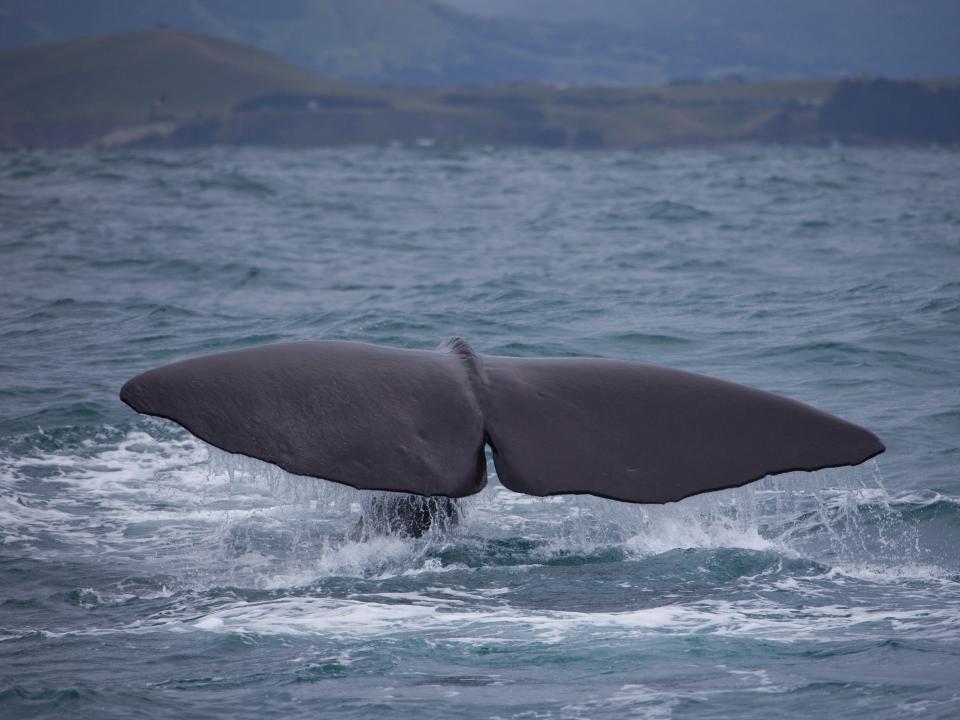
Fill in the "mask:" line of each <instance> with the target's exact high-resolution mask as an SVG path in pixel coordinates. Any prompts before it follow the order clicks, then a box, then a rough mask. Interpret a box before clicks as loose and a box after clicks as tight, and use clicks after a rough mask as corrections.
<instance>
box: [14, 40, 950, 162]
mask: <svg viewBox="0 0 960 720" xmlns="http://www.w3.org/2000/svg"><path fill="white" fill-rule="evenodd" d="M836 86H837V83H836V82H833V81H822V80H804V81H789V82H786V81H780V82H762V83H759V82H753V83H750V82H743V81H740V80H733V79H728V80H726V81H724V82H711V83H703V82H683V83H673V84H669V85H659V86H638V87H580V86H572V87H553V86H547V85H538V84H528V85H519V84H509V85H500V86H484V87H477V86H471V85H459V86H451V87H446V88H406V89H402V88H381V89H377V88H371V87H367V86H356V85H348V84H345V83H341V82H336V81H331V80H325V79H323V78H321V77H320V76H317V75H314V74H313V73H311V72H310V71H308V70H304V69H302V68H298V67H296V66H294V65H291V64H289V63H287V62H286V61H284V60H280V59H278V58H276V57H275V56H273V55H270V54H269V53H265V52H263V51H262V50H258V49H256V48H252V47H249V46H245V45H241V44H239V43H236V42H233V41H226V40H219V39H216V38H211V37H204V36H200V35H194V34H191V33H187V32H183V31H179V30H165V29H156V30H143V31H138V32H132V33H121V34H118V35H111V36H107V37H101V38H90V39H83V40H68V41H65V42H61V43H51V44H44V45H38V46H34V47H30V48H20V49H15V50H5V51H0V148H22V147H31V146H33V147H37V146H39V147H53V146H81V145H96V146H110V147H115V146H125V145H149V146H154V147H183V146H189V145H212V144H217V145H244V144H261V145H286V146H313V145H346V144H387V143H392V142H401V143H420V144H422V143H427V144H431V143H436V144H439V145H475V144H482V145H534V146H540V147H558V148H559V147H575V148H600V147H616V148H640V147H649V146H657V145H680V144H702V143H716V142H737V141H754V142H757V141H759V142H811V141H812V142H819V141H822V140H826V139H830V138H832V137H837V136H841V137H852V138H854V139H860V138H864V139H867V140H869V139H870V138H877V139H881V140H883V139H886V138H892V139H903V140H907V141H912V140H917V141H921V142H922V141H928V140H930V139H931V137H932V136H928V135H924V134H922V133H921V134H916V133H915V132H914V130H912V129H911V128H916V127H921V126H922V123H923V122H925V120H924V118H925V117H926V115H927V114H929V113H928V112H927V110H929V111H930V113H940V110H941V104H942V101H943V99H947V100H949V101H950V103H953V102H954V98H955V93H954V91H952V90H951V91H949V92H947V90H946V89H945V88H947V87H952V86H951V85H950V84H944V83H942V82H941V83H939V84H929V85H920V84H918V83H899V84H895V89H896V92H893V93H890V92H887V89H888V85H883V84H879V85H877V84H876V83H875V84H873V85H870V86H869V92H866V93H861V92H859V91H856V88H857V87H859V86H858V85H856V84H854V85H853V86H851V84H850V83H844V84H842V85H841V88H843V89H844V90H843V91H842V92H835V88H836ZM851 87H853V89H854V92H851V91H850V88H851ZM878 88H879V90H880V91H881V92H880V94H879V95H878V94H877V92H875V90H877V89H878ZM899 99H902V100H903V102H900V100H899ZM928 100H929V102H928ZM920 101H923V102H922V104H921V105H919V106H917V104H916V103H917V102H920ZM950 107H951V108H952V107H953V105H950ZM834 111H836V112H834ZM946 111H947V115H944V116H943V118H941V120H944V121H945V122H946V123H947V124H949V122H952V120H951V118H953V117H954V115H952V114H950V113H953V110H951V109H949V108H947V110H946ZM825 112H826V113H827V114H824V113H825ZM831 112H834V114H833V115H830V113H831ZM874 116H876V117H874ZM894 117H896V118H900V120H906V121H908V122H906V124H903V123H901V125H902V128H904V129H899V130H896V131H895V132H894V133H893V134H888V135H883V134H879V135H878V134H877V133H876V132H874V130H873V129H871V128H873V125H877V124H878V123H879V125H877V126H878V127H886V125H885V123H887V122H888V120H889V119H891V118H894ZM931 117H932V115H931ZM936 117H938V118H940V115H939V114H937V115H936ZM831 118H832V119H831ZM864 118H866V119H867V120H868V121H869V122H870V123H873V125H869V126H865V125H864V124H863V122H864V120H863V119H864ZM831 123H832V124H831ZM837 123H839V124H837ZM918 123H919V124H918ZM941 124H942V123H941ZM940 137H944V138H946V137H947V136H942V135H937V136H936V138H940ZM949 137H952V136H949ZM936 138H934V139H936Z"/></svg>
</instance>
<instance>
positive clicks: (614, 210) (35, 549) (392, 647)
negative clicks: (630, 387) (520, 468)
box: [0, 147, 960, 720]
mask: <svg viewBox="0 0 960 720" xmlns="http://www.w3.org/2000/svg"><path fill="white" fill-rule="evenodd" d="M0 308H2V309H0V717H3V718H5V719H7V718H9V719H11V720H12V719H13V718H27V717H31V718H33V717H58V718H64V717H77V718H81V717H82V718H92V717H96V718H131V717H150V718H247V717H249V718H260V717H264V716H278V717H281V716H282V717H285V718H294V717H296V718H299V717H304V718H306V717H310V718H313V717H330V718H367V717H378V718H417V719H418V720H426V719H427V718H449V717H463V718H628V717H629V718H725V717H756V718H765V717H770V716H771V715H773V714H776V715H777V716H778V717H831V718H845V717H850V718H852V717H869V718H903V717H912V716H917V717H924V718H949V717H957V716H960V554H958V551H957V548H958V546H960V473H958V469H960V467H958V466H960V391H958V379H960V153H958V152H956V151H955V150H953V151H951V150H943V149H939V150H937V149H903V148H884V149H867V148H859V149H857V148H846V147H833V148H803V149H799V148H797V149H785V148H776V147H736V148H719V149H693V150H689V149H688V150H663V151H650V152H641V153H618V152H591V153H573V152H539V151H527V150H503V149H487V150H481V149H477V150H469V151H466V150H465V151H457V152H452V151H444V150H441V149H437V148H420V147H418V148H401V147H396V148H365V149H364V148H358V149H348V150H311V151H286V150H264V149H245V150H229V149H210V150H197V151H182V152H170V153H153V152H122V153H120V152H118V153H107V152H100V153H95V152H87V151H76V152H31V153H25V154H6V155H0ZM453 334H459V335H463V336H464V337H466V338H467V339H468V340H469V341H470V342H471V343H472V344H473V345H474V346H475V347H476V348H477V350H478V351H480V352H486V353H499V354H508V355H590V356H605V357H617V358H625V359H634V360H641V361H646V362H653V363H659V364H664V365H670V366H674V367H680V368H685V369H689V370H693V371H698V372H704V373H708V374H712V375H716V376H719V377H723V378H726V379H730V380H734V381H737V382H741V383H745V384H748V385H752V386H756V387H761V388H765V389H768V390H772V391H775V392H780V393H783V394H786V395H789V396H791V397H795V398H797V399H799V400H803V401H805V402H808V403H811V404H814V405H816V406H818V407H821V408H823V409H824V410H827V411H829V412H832V413H835V414H837V415H840V416H842V417H844V418H847V419H849V420H852V421H854V422H857V423H859V424H862V425H864V426H866V427H869V428H871V429H872V430H874V431H875V432H876V433H877V434H878V435H880V437H881V438H882V439H883V440H884V441H885V443H886V444H887V447H888V451H887V453H885V454H884V455H881V456H880V457H879V458H877V459H876V460H875V461H870V462H868V463H866V464H865V465H863V466H861V467H858V468H847V469H841V470H832V471H825V472H820V473H814V474H806V473H797V474H790V475H784V476H779V477H776V478H768V479H766V480H763V481H761V482H759V483H756V484H753V485H750V486H747V487H744V488H740V489H737V490H730V491H723V492H717V493H712V494H707V495H703V496H698V497H696V498H691V499H689V500H686V501H683V502H680V503H676V504H672V505H667V506H633V505H627V504H620V503H616V502H612V501H605V500H599V499H590V498H585V497H579V498H573V497H555V498H550V499H537V498H532V497H527V496H521V495H516V494H513V493H511V492H509V491H507V490H505V489H504V488H502V487H501V486H500V485H499V484H498V483H497V481H496V477H495V475H494V474H493V469H492V467H491V469H490V472H491V477H490V483H489V485H488V487H487V489H486V490H485V491H484V492H482V493H481V494H480V495H478V496H476V497H474V498H472V499H470V500H469V501H468V502H467V517H466V520H465V522H464V524H463V525H462V526H461V527H460V528H458V529H457V530H455V531H452V532H448V533H443V534H440V533H435V534H433V535H430V536H428V537H426V538H423V539H420V540H401V539H397V538H380V539H377V540H373V541H370V542H364V543H358V542H354V541H351V540H350V529H351V527H352V526H353V524H354V523H355V522H356V521H357V518H358V517H359V512H360V508H361V506H362V503H363V500H364V497H363V496H362V494H361V493H359V492H357V491H353V490H351V489H348V488H342V487H339V486H335V485H332V484H330V483H326V482H323V481H318V480H312V479H305V478H296V477H292V476H289V475H286V474H284V473H282V472H279V471H276V470H274V469H272V468H271V467H270V466H267V465H265V464H262V463H257V462H252V461H244V460H243V459H242V458H237V457H234V456H229V455H226V454H225V453H222V452H219V451H216V450H212V449H211V448H209V447H206V446H204V445H203V444H202V443H200V442H199V441H197V440H195V439H193V438H192V437H190V436H189V435H188V434H186V433H185V432H184V431H182V430H180V429H179V428H178V427H177V426H175V425H173V424H172V423H167V422H163V421H158V420H153V419H149V418H144V417H140V416H137V415H136V414H134V413H133V412H132V411H130V410H129V409H127V408H126V407H125V406H123V405H122V404H121V403H120V402H119V400H118V398H117V392H118V390H119V387H120V385H121V384H122V383H123V381H125V380H126V379H127V378H129V377H131V376H132V375H134V374H136V373H138V372H140V371H142V370H144V369H147V368H150V367H153V366H156V365H158V364H162V363H166V362H170V361H173V360H176V359H180V358H184V357H189V356H193V355H198V354H203V353H208V352H212V351H217V350H223V349H228V348H239V347H246V346H250V345H256V344H260V343H267V342H274V341H281V340H293V339H350V340H363V341H370V342H375V343H382V344H388V345H396V346H402V347H411V348H429V347H433V346H435V345H436V344H437V343H438V342H440V341H441V340H442V339H444V338H445V337H446V336H449V335H453ZM318 431H322V429H318ZM638 441H642V439H638Z"/></svg>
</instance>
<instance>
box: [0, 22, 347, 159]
mask: <svg viewBox="0 0 960 720" xmlns="http://www.w3.org/2000/svg"><path fill="white" fill-rule="evenodd" d="M346 88H347V86H345V85H342V84H341V83H338V82H335V81H330V80H325V79H322V78H320V77H318V76H317V75H314V74H313V73H311V72H309V71H308V70H304V69H302V68H299V67H296V66H294V65H292V64H290V63H288V62H286V61H284V60H281V59H279V58H277V57H275V56H273V55H270V54H269V53H266V52H263V51H262V50H258V49H256V48H253V47H250V46H247V45H241V44H239V43H235V42H232V41H229V40H221V39H218V38H211V37H202V36H199V35H193V34H191V33H186V32H180V31H174V30H147V31H139V32H131V33H122V34H118V35H110V36H107V37H97V38H86V39H81V40H68V41H66V42H61V43H53V44H45V45H37V46H33V47H27V48H18V49H15V50H3V51H0V128H6V131H7V134H8V135H9V134H10V133H11V132H13V131H14V129H16V130H17V132H18V133H19V135H20V136H22V137H28V136H30V135H31V133H32V134H33V136H34V140H33V142H36V143H39V144H48V143H50V140H51V138H48V137H47V133H48V132H50V133H54V134H55V135H62V133H63V128H62V126H63V125H64V121H65V120H66V119H69V120H70V121H71V122H72V124H73V125H74V131H75V132H76V133H77V135H76V137H77V138H78V139H80V138H84V137H88V136H91V135H95V134H97V133H98V132H100V131H108V130H109V129H111V128H114V127H117V126H120V125H124V124H133V123H143V122H148V121H161V120H169V119H176V118H182V117H186V116H193V115H197V114H215V113H222V112H226V111H229V110H230V109H231V108H232V107H233V106H234V105H235V104H237V103H238V102H240V101H242V100H245V99H247V98H250V97H254V96H257V95H262V94H265V93H271V92H293V93H330V92H343V91H344V90H345V89H346ZM53 144H57V143H53ZM67 144H71V143H70V142H68V143H67Z"/></svg>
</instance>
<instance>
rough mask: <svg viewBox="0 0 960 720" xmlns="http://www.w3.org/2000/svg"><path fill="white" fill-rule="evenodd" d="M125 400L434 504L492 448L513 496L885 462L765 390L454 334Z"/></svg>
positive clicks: (290, 465)
mask: <svg viewBox="0 0 960 720" xmlns="http://www.w3.org/2000/svg"><path fill="white" fill-rule="evenodd" d="M120 397H121V399H122V400H123V401H124V402H125V403H127V404H128V405H130V406H131V407H132V408H133V409H135V410H137V411H138V412H141V413H146V414H149V415H156V416H159V417H164V418H169V419H171V420H174V421H176V422H177V423H179V424H181V425H182V426H184V427H185V428H186V429H187V430H189V431H190V432H192V433H193V434H194V435H196V436H198V437H200V438H201V439H203V440H205V441H207V442H209V443H211V444H213V445H216V446H217V447H220V448H222V449H224V450H227V451H228V452H233V453H240V454H243V455H248V456H250V457H254V458H258V459H261V460H265V461H267V462H270V463H273V464H275V465H278V466H280V467H281V468H283V469H285V470H287V471H289V472H292V473H295V474H299V475H310V476H314V477H318V478H325V479H327V480H333V481H335V482H339V483H343V484H346V485H350V486H353V487H355V488H360V489H366V490H385V491H394V492H401V493H410V494H413V495H420V496H428V497H429V496H442V497H447V498H458V497H464V496H467V495H471V494H474V493H476V492H478V491H480V490H481V489H482V488H483V486H484V485H485V484H486V480H487V474H486V459H485V445H488V444H489V445H490V446H491V448H492V450H493V459H494V463H495V465H496V468H497V474H498V476H499V478H500V480H501V482H502V483H503V484H504V485H505V486H506V487H508V488H509V489H511V490H514V491H516V492H522V493H527V494H530V495H557V494H564V493H582V494H591V495H597V496H600V497H606V498H613V499H616V500H623V501H628V502H636V503H664V502H671V501H675V500H680V499H682V498H684V497H688V496H690V495H696V494H698V493H702V492H708V491H711V490H719V489H723V488H730V487H736V486H739V485H744V484H746V483H748V482H751V481H754V480H758V479H760V478H762V477H764V476H766V475H774V474H777V473H782V472H789V471H795V470H808V471H812V470H819V469H823V468H828V467H838V466H843V465H857V464H859V463H862V462H864V461H865V460H867V459H869V458H871V457H873V456H875V455H878V454H879V453H881V452H883V450H884V446H883V443H881V442H880V440H879V439H878V438H877V437H876V436H875V435H874V434H873V433H871V432H869V431H868V430H865V429H863V428H861V427H858V426H857V425H853V424H852V423H849V422H846V421H844V420H841V419H840V418H837V417H834V416H832V415H828V414H827V413H824V412H821V411H819V410H816V409H815V408H812V407H810V406H808V405H804V404H802V403H799V402H796V401H793V400H790V399H787V398H784V397H780V396H778V395H774V394H771V393H768V392H764V391H761V390H755V389H752V388H748V387H745V386H742V385H737V384H734V383H730V382H726V381H723V380H717V379H714V378H710V377H706V376H703V375H696V374H693V373H688V372H683V371H680V370H671V369H668V368H663V367H657V366H654V365H646V364H642V363H635V362H624V361H618V360H606V359H597V358H510V357H494V356H484V355H478V354H477V353H475V352H474V351H473V349H472V348H471V347H470V346H469V345H468V344H467V343H466V342H465V341H464V340H462V339H460V338H451V339H450V340H447V341H446V342H444V343H443V344H441V346H440V347H439V348H438V350H437V351H433V352H431V351H423V350H402V349H397V348H387V347H380V346H376V345H368V344H364V343H354V342H299V343H282V344H276V345H266V346H261V347H254V348H250V349H247V350H238V351H232V352H225V353H218V354H215V355H207V356H204V357H200V358H196V359H192V360H185V361H182V362H178V363H173V364H171V365H166V366H163V367H160V368H157V369H155V370H150V371H148V372H145V373H143V374H141V375H138V376H137V377H135V378H133V379H132V380H130V381H129V382H127V383H126V384H125V385H124V387H123V389H122V391H121V393H120ZM384 502H387V501H384ZM391 502H393V503H394V504H395V505H396V508H398V509H399V513H400V515H406V516H409V517H410V519H409V520H408V521H404V523H403V524H404V525H405V526H406V527H407V531H406V532H407V534H410V535H418V534H422V531H421V525H422V521H421V520H420V519H419V518H420V516H421V515H422V514H423V513H424V512H427V511H426V510H424V508H427V507H428V506H427V505H423V504H418V503H415V502H414V501H412V500H410V501H399V504H396V503H397V501H391ZM405 503H406V504H405ZM388 514H389V513H388ZM427 514H428V515H429V512H427ZM447 514H448V515H449V513H447ZM387 525H389V523H387Z"/></svg>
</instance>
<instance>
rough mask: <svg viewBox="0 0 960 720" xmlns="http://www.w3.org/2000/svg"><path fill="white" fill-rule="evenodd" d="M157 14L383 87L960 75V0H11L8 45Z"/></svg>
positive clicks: (5, 17)
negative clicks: (869, 74) (866, 74)
mask: <svg viewBox="0 0 960 720" xmlns="http://www.w3.org/2000/svg"><path fill="white" fill-rule="evenodd" d="M158 24H164V25H167V26H170V27H173V28H179V29H183V30H188V31H191V32H196V33H202V34H209V35H216V36H220V37H227V38H231V39H233V40H236V41H239V42H244V43H249V44H251V45H255V46H257V47H260V48H262V49H265V50H268V51H270V52H273V53H275V54H277V55H279V56H281V57H284V58H286V59H287V60H289V61H291V62H294V63H296V64H298V65H301V66H303V67H307V68H310V69H312V70H314V71H315V72H317V73H319V74H321V75H323V76H328V77H336V78H340V79H343V80H348V81H352V82H362V83H366V84H374V85H384V84H386V85H454V84H498V83H500V84H502V83H506V82H528V83H549V84H565V85H640V84H655V83H662V82H667V81H669V80H672V79H677V78H719V77H723V76H726V75H739V76H742V77H745V78H747V79H752V80H758V79H780V78H818V77H838V76H842V75H849V74H856V73H860V72H864V71H866V72H872V73H883V74H887V75H891V76H900V77H904V76H921V75H948V74H957V73H960V3H958V2H957V1H956V0H805V1H804V2H796V1H795V0H669V1H666V0H269V1H268V0H0V47H16V46H22V45H28V44H31V43H38V42H50V41H54V40H60V39H64V38H70V37H78V36H84V35H99V34H105V33H113V32H121V31H128V30H133V29H142V28H147V27H155V26H157V25H158Z"/></svg>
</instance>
